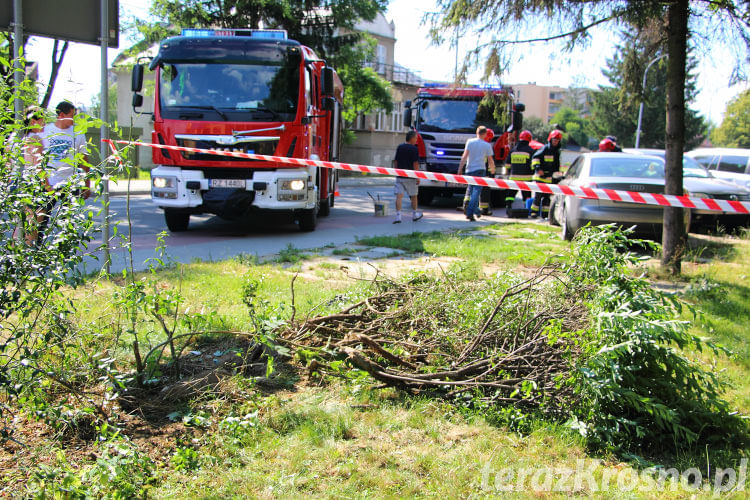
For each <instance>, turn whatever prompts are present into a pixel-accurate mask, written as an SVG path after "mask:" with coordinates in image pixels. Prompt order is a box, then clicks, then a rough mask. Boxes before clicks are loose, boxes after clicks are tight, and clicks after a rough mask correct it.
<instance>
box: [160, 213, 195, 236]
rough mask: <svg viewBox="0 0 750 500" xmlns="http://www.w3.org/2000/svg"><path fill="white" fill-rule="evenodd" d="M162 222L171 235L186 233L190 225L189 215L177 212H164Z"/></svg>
mask: <svg viewBox="0 0 750 500" xmlns="http://www.w3.org/2000/svg"><path fill="white" fill-rule="evenodd" d="M164 220H165V222H166V223H167V228H168V229H169V230H170V231H171V232H173V233H180V232H182V231H187V228H188V225H189V224H190V214H189V213H185V212H180V211H178V210H168V209H167V210H164Z"/></svg>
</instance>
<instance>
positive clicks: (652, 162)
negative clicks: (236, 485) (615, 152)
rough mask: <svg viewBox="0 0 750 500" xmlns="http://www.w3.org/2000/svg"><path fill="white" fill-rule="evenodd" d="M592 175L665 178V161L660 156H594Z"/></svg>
mask: <svg viewBox="0 0 750 500" xmlns="http://www.w3.org/2000/svg"><path fill="white" fill-rule="evenodd" d="M590 172H591V174H590V175H591V177H636V178H643V179H663V178H664V162H663V161H661V160H660V159H658V158H647V157H640V158H639V157H637V156H632V157H631V156H628V155H621V156H619V157H618V158H613V157H610V158H592V159H591V171H590Z"/></svg>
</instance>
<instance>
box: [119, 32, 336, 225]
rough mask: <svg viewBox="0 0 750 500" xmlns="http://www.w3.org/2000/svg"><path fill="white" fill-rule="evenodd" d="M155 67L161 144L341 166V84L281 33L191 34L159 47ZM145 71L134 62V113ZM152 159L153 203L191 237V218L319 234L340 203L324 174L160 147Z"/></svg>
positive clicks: (155, 135)
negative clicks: (267, 217) (276, 216)
mask: <svg viewBox="0 0 750 500" xmlns="http://www.w3.org/2000/svg"><path fill="white" fill-rule="evenodd" d="M150 69H151V70H154V71H156V74H155V82H156V83H155V90H154V111H153V127H154V129H153V132H152V142H153V143H154V144H161V145H166V146H182V147H188V148H199V149H208V150H218V151H234V152H243V153H254V154H261V155H269V156H286V157H295V158H305V159H314V160H328V161H336V160H338V157H339V151H340V147H341V133H342V128H341V123H342V122H341V106H342V101H343V96H344V90H343V85H342V83H341V80H340V79H339V77H338V75H337V74H336V72H335V71H334V70H333V69H332V68H331V67H329V66H328V65H327V64H326V63H325V61H323V60H322V59H320V58H318V57H317V56H316V55H315V53H314V52H313V51H312V50H311V49H310V48H308V47H305V46H303V45H301V44H300V43H299V42H296V41H294V40H289V39H287V36H286V32H285V31H283V30H251V29H185V30H182V34H181V36H176V37H172V38H167V39H165V40H164V41H162V42H161V43H160V45H159V51H158V54H157V55H156V56H155V57H154V58H153V59H152V60H151V63H150ZM143 74H144V65H143V64H136V65H135V66H134V68H133V74H132V90H133V92H134V95H133V107H134V108H135V109H137V108H139V107H140V106H142V105H143V96H142V95H141V94H140V92H141V91H142V88H143ZM153 161H154V168H153V169H152V170H151V197H152V200H153V201H154V203H155V204H156V205H158V206H159V207H161V208H162V209H163V210H164V217H165V219H166V223H167V227H168V228H169V230H170V231H184V230H186V229H187V228H188V224H189V222H190V216H191V215H193V214H200V213H210V214H216V215H218V216H220V217H222V218H225V219H229V220H238V219H247V218H252V217H259V216H262V215H263V214H269V213H272V212H273V213H285V214H288V215H289V216H290V222H291V221H292V220H294V221H296V222H297V223H298V224H299V227H300V229H301V230H303V231H312V230H314V229H315V226H316V224H317V217H318V215H328V213H329V212H330V210H331V207H333V204H334V192H335V182H336V174H335V172H334V171H332V170H329V169H325V168H317V167H298V166H291V167H290V166H289V165H285V164H280V163H275V162H272V161H260V160H250V159H244V158H233V157H226V156H215V155H211V154H205V153H192V152H185V151H178V150H169V149H158V148H154V149H153Z"/></svg>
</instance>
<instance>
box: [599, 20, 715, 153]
mask: <svg viewBox="0 0 750 500" xmlns="http://www.w3.org/2000/svg"><path fill="white" fill-rule="evenodd" d="M621 37H622V40H623V41H622V43H621V44H619V45H618V47H617V51H616V52H615V55H614V56H613V57H612V58H611V59H608V60H607V68H605V69H603V70H602V73H603V74H604V76H606V77H607V78H608V79H609V81H610V83H611V86H602V87H600V88H599V90H598V91H596V92H594V94H593V96H592V97H593V99H592V113H591V114H592V116H591V125H592V131H593V133H594V135H596V136H597V137H599V138H602V137H604V136H607V135H613V136H615V137H617V142H618V143H619V144H620V145H622V146H624V147H633V146H634V145H635V134H636V131H637V128H638V112H639V107H640V103H641V102H643V104H644V106H643V116H642V119H641V139H640V144H639V146H640V147H644V148H658V149H664V147H665V143H666V137H665V135H664V131H665V130H666V127H667V123H666V122H667V120H666V118H667V116H666V113H665V109H666V102H667V93H666V91H667V88H666V72H665V69H666V65H667V61H666V57H665V56H666V53H665V52H664V47H663V43H662V38H661V36H660V34H659V29H658V26H657V27H656V28H655V29H654V27H653V23H652V25H651V26H649V27H646V28H642V29H638V28H635V29H631V30H625V31H623V32H622V33H621ZM654 61H655V62H654ZM652 62H653V64H652V65H651V66H650V67H649V69H648V72H647V73H645V74H646V86H645V87H643V79H642V77H643V75H644V72H645V71H646V68H647V67H648V65H649V64H650V63H652ZM697 64H698V63H697V61H696V59H695V57H692V56H691V57H688V67H687V77H686V80H685V101H686V102H688V103H690V102H693V101H694V100H695V97H696V95H697V93H698V90H697V86H696V80H697V78H696V75H695V73H694V71H695V68H696V66H697ZM638 80H640V81H638ZM706 130H707V123H706V121H705V120H704V119H703V117H701V116H700V115H699V114H698V112H697V111H695V110H693V109H691V108H690V107H687V108H686V109H685V147H686V149H688V150H689V149H693V148H695V147H696V146H698V145H699V144H700V143H701V142H703V139H704V138H705V137H706V133H707V132H706Z"/></svg>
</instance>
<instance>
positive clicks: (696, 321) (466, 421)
mask: <svg viewBox="0 0 750 500" xmlns="http://www.w3.org/2000/svg"><path fill="white" fill-rule="evenodd" d="M690 243H691V248H690V250H689V251H688V253H687V254H686V257H685V260H684V263H683V275H682V277H681V278H680V280H679V281H671V282H669V281H667V280H665V279H663V277H662V276H661V275H660V272H659V270H658V265H657V264H655V263H654V261H653V260H651V261H647V262H645V263H644V265H643V269H642V271H643V272H645V273H647V275H648V276H649V277H650V278H651V279H653V281H655V282H658V283H659V285H660V286H664V287H665V288H667V289H669V290H673V289H674V290H676V291H674V292H670V293H676V294H677V295H678V296H679V297H680V299H681V301H682V303H683V304H684V305H685V306H686V307H685V308H683V311H682V313H681V317H680V318H675V319H681V320H685V321H689V322H690V324H691V326H690V331H691V333H693V334H695V335H698V336H701V337H706V338H709V339H711V340H712V341H714V342H716V343H719V344H721V345H723V346H725V347H726V348H727V349H729V350H730V351H732V354H731V355H727V356H725V355H719V356H714V355H712V354H709V353H707V352H690V353H689V354H690V356H692V357H694V358H697V359H698V360H700V362H701V363H702V364H704V365H705V366H706V367H708V368H710V370H711V371H712V372H714V373H717V374H719V376H720V377H722V378H723V379H724V380H726V381H727V382H729V384H730V389H729V391H728V392H727V394H726V398H727V400H728V401H729V403H730V404H731V406H732V407H733V408H734V409H736V410H737V411H739V412H741V413H743V414H750V361H749V360H750V356H749V355H750V347H748V343H749V342H748V341H749V340H750V338H749V337H750V331H748V330H749V329H748V325H750V285H749V284H748V276H750V239H748V238H742V237H735V238H714V237H708V236H696V237H692V236H691V242H690ZM358 245H359V246H360V247H363V248H369V247H386V248H393V249H398V250H402V251H405V252H407V254H406V255H400V256H396V257H393V258H390V259H381V260H376V261H373V262H371V263H370V264H372V266H375V267H380V268H381V269H383V270H387V271H388V272H391V273H393V272H397V270H398V269H399V263H401V264H403V265H404V266H405V265H406V264H409V265H412V264H413V263H414V262H417V261H416V260H415V259H414V258H415V257H416V256H422V257H427V258H430V259H437V260H439V259H446V260H445V261H444V262H445V263H446V264H445V265H446V266H458V267H461V268H464V269H467V270H472V273H473V274H474V275H476V276H481V275H482V274H490V273H494V272H496V271H518V272H520V273H521V274H527V273H528V272H529V270H530V269H535V268H538V267H540V266H542V265H544V264H545V263H548V262H560V261H561V260H563V259H565V258H566V257H565V255H566V252H567V250H568V248H569V247H568V243H566V242H563V241H561V240H560V239H559V236H558V230H557V229H556V228H551V227H549V226H546V225H539V224H524V223H514V224H504V225H497V226H489V227H487V228H484V230H482V231H459V232H455V233H450V234H443V233H426V234H425V233H413V234H409V235H403V236H399V237H376V238H368V239H363V240H360V241H359V242H358ZM357 253H359V250H358V249H357V250H356V251H351V252H341V251H338V252H326V251H325V249H320V250H318V251H316V252H301V251H298V250H295V249H293V248H291V247H290V248H288V249H287V250H286V251H285V252H282V254H281V255H280V256H278V257H277V258H275V259H271V260H269V261H267V262H257V261H256V260H254V259H243V258H237V259H233V260H228V261H225V262H219V263H202V262H196V263H193V264H190V265H186V266H180V267H175V268H169V269H164V270H160V271H158V272H157V273H155V274H153V275H148V274H144V275H139V278H142V279H143V282H144V283H148V284H147V288H148V287H151V288H153V289H155V290H176V291H179V294H180V298H179V300H178V301H177V304H178V306H177V309H178V310H180V311H186V310H187V311H189V312H191V313H195V312H198V313H200V315H201V318H203V319H202V320H201V321H202V323H201V324H199V325H191V326H185V325H184V324H181V323H179V315H177V316H174V317H172V316H169V318H168V319H169V325H171V324H173V323H172V322H174V324H175V325H177V324H178V323H179V328H181V329H183V330H184V329H186V328H190V327H193V328H198V327H200V328H202V329H204V330H211V331H216V332H220V331H221V332H225V333H215V334H211V335H208V336H206V337H204V338H202V339H201V342H202V343H201V342H198V341H197V340H196V341H195V343H194V344H193V345H191V346H189V347H188V348H187V349H186V351H189V350H191V349H193V350H196V351H206V350H207V349H209V347H205V346H216V345H219V344H220V343H221V342H222V340H226V339H228V338H233V337H236V336H237V335H238V332H240V333H243V334H244V333H248V332H253V331H254V329H255V326H254V323H253V321H252V320H251V317H250V314H249V307H248V304H250V305H251V306H255V307H260V306H261V305H262V306H263V308H264V310H265V311H272V312H273V314H275V315H277V316H278V318H281V319H289V318H290V317H291V316H292V314H294V315H295V316H296V317H297V318H301V317H306V316H307V315H323V314H330V313H333V312H335V311H338V310H340V309H341V307H342V306H343V305H344V304H347V303H352V302H355V301H357V300H359V298H362V297H363V296H364V295H363V294H364V293H365V292H364V291H365V289H366V286H367V280H365V279H359V278H361V276H358V275H357V274H356V273H353V272H352V268H353V265H352V259H353V258H355V257H356V254H357ZM394 262H395V264H394ZM405 269H406V267H404V270H405ZM410 269H411V268H410ZM441 269H442V268H441ZM436 272H439V271H436ZM121 287H122V283H117V282H109V281H97V282H91V283H88V284H87V285H85V286H83V287H81V288H78V289H76V290H75V291H74V292H71V296H72V297H73V298H75V299H76V300H77V302H78V303H79V304H82V305H83V306H79V308H78V318H76V319H75V321H76V322H77V323H79V324H80V325H89V326H87V328H89V329H90V330H96V331H99V332H101V333H100V337H97V338H99V339H100V340H101V342H103V343H105V344H106V346H105V348H106V350H107V352H108V355H109V356H113V357H114V358H117V359H120V360H122V363H132V361H133V354H132V332H130V333H126V334H121V335H115V334H114V333H113V332H114V331H115V327H114V326H113V325H126V324H127V323H128V319H127V315H126V314H124V313H123V310H122V308H121V307H118V305H117V302H116V301H113V300H112V296H113V293H115V292H116V291H117V290H118V289H120V288H121ZM688 306H689V307H688ZM183 330H178V331H183ZM226 332H233V333H226ZM137 333H138V335H139V338H140V339H141V342H142V343H143V344H144V345H146V344H148V345H153V344H155V343H156V342H158V341H160V340H161V339H163V337H164V330H163V328H161V327H160V325H159V324H158V322H157V321H155V320H153V318H152V319H151V320H150V321H145V320H144V321H142V322H140V323H139V324H138V326H137ZM210 349H211V350H213V349H218V348H216V347H210ZM261 369H262V368H261ZM267 375H268V374H267V373H261V374H259V375H258V376H256V377H244V376H241V375H235V376H234V377H230V378H227V379H225V380H224V381H223V382H222V383H221V387H218V386H217V387H215V388H214V389H215V390H214V391H212V392H210V393H205V394H202V395H199V396H196V397H194V398H192V399H190V400H188V401H181V402H180V403H179V404H176V405H175V406H174V407H169V408H161V409H156V410H155V409H150V411H149V412H146V413H147V414H146V416H145V417H143V418H142V417H141V416H139V415H138V413H137V411H135V410H134V411H132V412H131V413H132V414H131V415H130V416H128V417H127V418H125V419H124V420H125V421H126V422H129V425H126V426H125V428H126V429H129V430H133V429H137V430H138V432H132V433H131V435H129V436H128V439H127V440H125V441H124V444H123V441H121V440H120V438H112V439H111V442H110V441H106V442H105V444H99V445H97V444H96V443H94V442H91V441H85V440H77V441H73V442H71V441H65V440H62V441H56V440H54V439H45V440H42V439H38V440H37V441H35V442H37V443H39V446H37V447H32V448H26V449H23V448H15V451H14V455H13V456H12V459H11V458H9V457H8V456H7V452H3V453H4V454H5V455H6V456H5V457H2V458H3V459H2V461H1V462H0V465H3V464H4V465H6V468H5V472H3V473H1V474H2V475H1V476H0V481H1V482H0V495H2V494H10V492H13V491H15V492H18V491H23V490H22V489H21V490H19V486H20V485H21V484H23V483H22V482H19V481H23V482H26V481H28V483H27V485H26V486H27V487H28V488H29V489H28V490H27V491H26V494H29V493H30V492H36V493H39V492H40V491H45V492H46V494H47V495H48V496H55V495H57V496H59V497H73V496H72V495H67V496H66V494H65V493H61V492H62V491H64V489H62V488H63V487H62V486H59V485H61V484H63V483H65V478H68V482H67V483H65V484H67V488H68V490H67V491H73V490H74V489H75V488H76V487H80V488H94V486H95V485H97V484H103V483H102V482H103V481H105V479H106V481H107V482H108V484H110V485H112V484H119V483H118V481H122V482H123V484H136V483H137V484H139V485H146V486H145V488H146V490H145V491H147V492H148V493H147V494H148V496H149V497H153V498H185V497H194V498H302V497H325V498H371V497H373V498H412V497H416V498H421V497H445V498H459V497H460V498H465V497H472V498H474V497H479V498H483V497H500V496H502V497H503V498H505V497H508V498H528V497H530V496H532V497H540V498H558V497H559V498H563V497H568V496H570V495H571V494H578V495H582V496H584V495H585V496H594V497H600V498H692V497H698V498H713V497H714V496H713V495H715V494H717V493H716V492H715V491H710V490H707V489H704V488H705V487H706V485H710V486H713V485H714V480H715V477H716V472H717V470H718V469H726V470H725V471H723V472H722V473H721V476H720V477H723V478H724V481H725V482H724V484H726V482H727V481H729V479H730V475H731V473H736V474H738V477H737V478H736V479H739V478H741V477H743V476H742V474H743V470H744V469H742V467H743V463H744V464H745V467H746V463H747V462H746V460H745V462H743V461H742V460H743V458H745V457H747V456H748V450H736V449H735V450H726V449H717V450H713V449H709V448H702V449H693V450H688V451H682V452H680V453H679V454H677V455H673V454H672V455H668V456H667V455H664V456H650V455H648V454H643V455H642V456H616V455H614V454H611V453H603V452H594V451H591V450H589V449H587V447H586V445H585V441H584V439H583V438H582V437H581V436H580V434H579V433H578V432H577V431H575V430H573V429H571V428H569V427H566V426H565V425H563V424H562V423H552V422H551V421H549V420H545V419H541V418H537V417H533V416H528V417H526V418H525V419H524V421H523V422H521V423H519V425H509V420H508V419H507V418H505V419H498V418H494V417H493V416H492V415H490V416H488V415H485V414H483V413H482V412H479V411H474V410H466V409H461V408H459V407H456V406H454V405H452V404H449V403H446V402H444V401H442V400H437V399H430V398H426V397H419V396H410V395H407V394H405V393H403V392H400V391H398V390H395V389H392V388H377V387H376V386H377V385H378V383H377V382H376V381H374V380H373V379H371V378H369V377H368V376H365V375H363V374H362V373H356V372H349V371H346V370H342V371H341V372H340V374H339V375H338V376H331V377H327V378H325V379H323V380H321V379H320V378H316V377H311V376H309V375H310V374H309V373H308V372H307V371H306V370H305V369H304V368H303V367H301V366H300V365H299V364H284V366H277V367H276V371H275V372H274V373H273V374H271V376H270V378H269V377H268V376H267ZM30 422H31V420H30ZM30 425H32V424H31V423H30ZM34 428H36V427H34ZM43 443H46V444H44V446H43V445H42V444H43ZM107 443H110V444H111V446H110V444H107ZM76 446H78V447H79V448H78V449H77V448H76ZM108 446H110V447H109V448H108ZM118 447H119V448H118ZM81 450H83V451H81ZM112 450H117V451H116V452H113V451H112ZM11 463H13V464H15V465H14V466H13V468H11V469H8V467H7V466H8V465H9V464H11ZM40 464H41V466H40ZM144 464H145V465H144ZM670 469H672V470H670ZM729 469H731V471H730V470H729ZM39 471H42V472H39ZM139 471H140V472H139ZM659 471H661V476H660V473H659ZM696 473H697V474H700V475H701V478H702V479H703V480H702V481H701V482H700V483H699V484H698V483H697V482H696ZM675 474H676V475H678V476H679V475H682V476H683V478H684V480H685V482H683V483H679V481H674V480H669V479H667V480H664V477H667V478H668V477H670V475H675ZM660 477H661V479H660ZM30 478H31V480H30ZM691 482H692V483H695V484H698V486H699V489H697V490H696V489H694V488H693V487H692V486H691V484H689V483H691ZM92 485H94V486H92ZM45 487H46V490H45ZM110 487H111V486H110ZM55 488H59V489H57V490H55ZM745 489H746V487H744V484H743V489H742V490H739V491H734V492H728V493H722V495H723V497H729V498H732V497H735V498H744V497H746V490H745ZM81 491H83V490H81ZM88 491H107V490H106V488H105V487H104V486H101V490H93V489H90V490H88ZM136 491H138V490H136ZM140 491H141V494H142V492H143V491H144V490H140ZM55 492H56V493H55ZM126 496H127V495H126Z"/></svg>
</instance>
